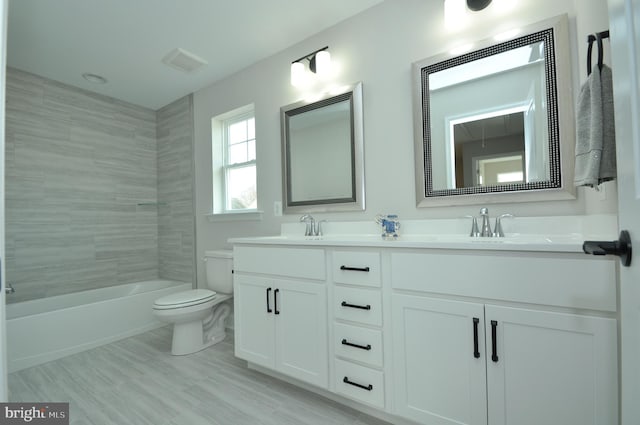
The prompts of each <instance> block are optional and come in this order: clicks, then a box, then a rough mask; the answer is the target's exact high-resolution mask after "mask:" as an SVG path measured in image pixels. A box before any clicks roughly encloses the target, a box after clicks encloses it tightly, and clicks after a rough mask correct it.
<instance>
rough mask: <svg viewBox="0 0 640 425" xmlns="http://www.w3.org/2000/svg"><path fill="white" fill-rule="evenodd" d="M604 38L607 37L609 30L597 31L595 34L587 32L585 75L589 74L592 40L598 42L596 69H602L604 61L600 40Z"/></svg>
mask: <svg viewBox="0 0 640 425" xmlns="http://www.w3.org/2000/svg"><path fill="white" fill-rule="evenodd" d="M605 38H609V30H607V31H601V32H598V33H596V34H595V35H593V34H589V35H588V36H587V42H588V43H589V47H588V48H587V75H591V54H592V51H593V42H594V41H596V42H597V43H598V69H599V70H601V71H602V65H603V63H604V62H603V56H604V48H603V46H602V40H603V39H605Z"/></svg>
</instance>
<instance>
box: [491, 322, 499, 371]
mask: <svg viewBox="0 0 640 425" xmlns="http://www.w3.org/2000/svg"><path fill="white" fill-rule="evenodd" d="M497 329H498V322H497V321H496V320H492V321H491V360H493V361H494V362H495V363H498V336H497V335H496V333H497V332H496V331H497Z"/></svg>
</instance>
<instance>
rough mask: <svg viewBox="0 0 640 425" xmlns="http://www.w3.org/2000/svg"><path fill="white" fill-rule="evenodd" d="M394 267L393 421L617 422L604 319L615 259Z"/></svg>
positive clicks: (477, 259)
mask: <svg viewBox="0 0 640 425" xmlns="http://www.w3.org/2000/svg"><path fill="white" fill-rule="evenodd" d="M445 257H446V258H445ZM391 263H392V285H393V288H394V291H393V294H392V322H393V341H394V351H393V358H394V378H395V379H394V383H393V387H394V390H395V394H396V396H395V411H396V413H397V414H398V415H400V416H403V417H405V418H408V419H411V420H413V421H416V422H418V423H424V424H473V425H477V424H490V425H505V424H510V425H528V424H531V425H534V424H535V425H539V424H562V425H583V424H602V425H604V424H616V423H618V419H617V418H618V414H617V412H618V406H617V388H618V386H617V378H618V371H617V354H616V353H617V350H616V347H617V339H616V338H617V333H616V332H617V331H616V320H615V319H614V318H611V317H606V316H607V315H609V316H610V315H611V313H613V312H615V297H616V290H615V263H614V262H612V261H606V260H605V261H601V260H599V259H595V260H594V259H591V258H589V257H585V258H582V257H577V256H575V255H562V256H560V257H558V256H552V255H535V254H528V257H526V256H524V255H514V254H502V255H500V256H497V255H496V256H487V255H477V254H475V253H461V252H456V253H452V254H447V255H445V254H441V253H438V252H434V253H431V254H428V253H416V252H405V253H402V252H400V253H394V254H392V260H391ZM454 264H455V265H457V267H453V265H454ZM526 264H528V266H527V267H522V266H523V265H526ZM489 272H491V273H489ZM485 273H487V274H485ZM557 273H559V274H557ZM551 287H553V290H549V291H547V289H550V288H551ZM509 288H511V289H509ZM483 294H484V295H483ZM469 297H474V298H478V300H477V302H475V301H474V300H473V299H470V298H469ZM496 301H497V302H496ZM501 303H503V304H501ZM518 303H522V305H521V306H520V305H519V304H518ZM551 306H554V308H551ZM612 309H613V310H612ZM566 311H579V312H581V314H576V313H573V312H571V313H569V312H566ZM582 312H583V314H582ZM602 316H604V317H602Z"/></svg>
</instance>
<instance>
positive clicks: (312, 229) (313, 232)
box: [300, 214, 327, 236]
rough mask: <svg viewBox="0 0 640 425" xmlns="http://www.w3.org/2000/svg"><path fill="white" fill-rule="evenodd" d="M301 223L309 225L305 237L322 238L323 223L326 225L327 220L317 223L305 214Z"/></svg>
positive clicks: (301, 218)
mask: <svg viewBox="0 0 640 425" xmlns="http://www.w3.org/2000/svg"><path fill="white" fill-rule="evenodd" d="M300 222H302V223H305V224H306V225H307V226H306V227H305V230H304V235H305V236H322V223H326V222H327V220H320V221H316V220H315V219H314V218H313V217H312V216H311V215H309V214H305V215H303V216H302V217H300Z"/></svg>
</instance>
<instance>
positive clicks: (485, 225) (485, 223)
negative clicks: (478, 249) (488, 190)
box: [480, 208, 493, 237]
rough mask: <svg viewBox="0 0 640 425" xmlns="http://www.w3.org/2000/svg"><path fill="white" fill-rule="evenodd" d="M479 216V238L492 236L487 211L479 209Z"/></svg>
mask: <svg viewBox="0 0 640 425" xmlns="http://www.w3.org/2000/svg"><path fill="white" fill-rule="evenodd" d="M480 216H481V217H482V227H481V228H480V236H482V237H487V236H488V237H491V236H493V232H491V224H489V209H488V208H480Z"/></svg>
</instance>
